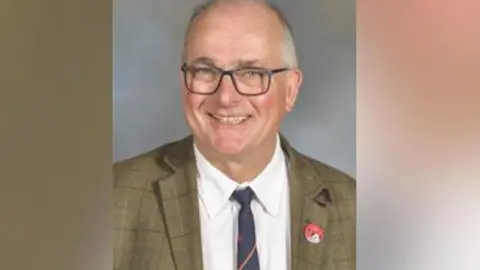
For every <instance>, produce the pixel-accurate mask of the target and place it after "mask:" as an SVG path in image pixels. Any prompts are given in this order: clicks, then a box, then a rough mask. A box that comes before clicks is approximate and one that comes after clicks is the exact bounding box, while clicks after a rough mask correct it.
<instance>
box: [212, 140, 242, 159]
mask: <svg viewBox="0 0 480 270" xmlns="http://www.w3.org/2000/svg"><path fill="white" fill-rule="evenodd" d="M246 145H247V143H246V142H245V141H244V140H243V139H237V140H234V139H223V138H216V139H213V140H212V141H211V146H212V147H213V149H215V151H216V152H218V153H220V154H222V155H227V156H234V155H238V154H241V153H242V152H243V151H244V150H245V148H246Z"/></svg>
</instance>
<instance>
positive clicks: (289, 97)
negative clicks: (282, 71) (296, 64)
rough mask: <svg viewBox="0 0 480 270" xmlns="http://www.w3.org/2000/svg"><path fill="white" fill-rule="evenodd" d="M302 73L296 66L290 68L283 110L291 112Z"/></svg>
mask: <svg viewBox="0 0 480 270" xmlns="http://www.w3.org/2000/svg"><path fill="white" fill-rule="evenodd" d="M302 81H303V74H302V71H301V70H300V69H298V68H295V69H292V70H291V71H290V72H289V74H288V76H287V89H286V95H285V110H286V111H287V112H291V111H292V110H293V107H294V105H295V101H296V100H297V96H298V92H299V91H300V86H301V85H302Z"/></svg>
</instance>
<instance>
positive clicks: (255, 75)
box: [181, 63, 290, 96]
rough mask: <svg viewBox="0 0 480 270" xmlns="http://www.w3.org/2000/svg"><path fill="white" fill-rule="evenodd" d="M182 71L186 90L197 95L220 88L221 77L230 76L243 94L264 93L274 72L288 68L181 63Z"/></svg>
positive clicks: (237, 89) (209, 92) (208, 93)
mask: <svg viewBox="0 0 480 270" xmlns="http://www.w3.org/2000/svg"><path fill="white" fill-rule="evenodd" d="M181 70H182V72H183V77H184V81H185V86H186V88H187V90H188V91H189V92H191V93H194V94H199V95H212V94H214V93H215V92H217V91H218V89H220V84H221V83H222V80H223V77H224V76H225V75H228V76H230V78H231V79H232V82H233V86H234V88H235V90H236V91H237V92H238V93H239V94H241V95H244V96H258V95H262V94H265V93H266V92H267V91H268V89H269V88H270V84H271V81H272V76H273V75H274V74H277V73H280V72H284V71H287V70H290V69H289V68H278V69H267V68H259V67H242V68H236V69H231V70H223V69H221V68H218V67H210V66H209V67H204V66H202V67H196V66H187V64H186V63H184V64H183V65H182V69H181Z"/></svg>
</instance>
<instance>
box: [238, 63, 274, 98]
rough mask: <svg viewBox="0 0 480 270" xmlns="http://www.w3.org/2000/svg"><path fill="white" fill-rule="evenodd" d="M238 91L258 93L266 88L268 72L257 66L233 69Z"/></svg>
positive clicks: (247, 93) (249, 93)
mask: <svg viewBox="0 0 480 270" xmlns="http://www.w3.org/2000/svg"><path fill="white" fill-rule="evenodd" d="M234 76H235V79H236V81H237V87H238V91H239V92H241V93H242V94H246V95H258V94H261V93H263V92H265V91H266V90H267V87H268V83H269V73H268V71H266V70H264V69H259V68H244V69H240V70H237V71H235V73H234Z"/></svg>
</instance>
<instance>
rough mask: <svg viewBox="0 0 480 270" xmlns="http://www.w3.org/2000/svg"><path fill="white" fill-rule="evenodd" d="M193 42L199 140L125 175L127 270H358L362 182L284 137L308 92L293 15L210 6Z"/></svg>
mask: <svg viewBox="0 0 480 270" xmlns="http://www.w3.org/2000/svg"><path fill="white" fill-rule="evenodd" d="M185 40H186V42H185V48H184V54H183V59H182V60H183V65H182V68H181V71H180V77H181V85H182V101H183V107H184V110H185V118H186V122H187V123H188V125H189V127H190V129H191V132H192V136H188V137H186V138H184V139H181V140H179V141H176V142H173V143H170V144H167V145H164V146H161V147H159V148H157V149H155V150H153V151H150V152H149V153H146V154H143V155H141V156H138V157H135V158H132V159H129V160H126V161H123V162H121V163H118V164H115V167H114V173H115V246H114V249H115V266H114V267H115V269H117V270H127V269H128V270H154V269H162V270H163V269H165V270H169V269H176V270H195V269H205V270H226V269H243V270H253V269H262V270H283V269H285V270H287V269H291V270H304V269H316V270H320V269H324V270H329V269H332V270H333V269H348V270H351V269H355V258H356V253H355V181H354V180H352V179H351V178H349V177H348V176H346V175H345V174H343V173H341V172H339V171H338V170H336V169H333V168H331V167H329V166H327V165H324V164H322V163H320V162H318V161H315V160H313V159H312V158H309V157H306V156H304V155H302V154H300V153H299V152H297V151H296V150H295V149H294V148H293V147H292V146H291V145H290V144H289V143H288V141H287V140H286V138H285V137H284V136H283V135H281V134H280V133H279V130H280V126H281V122H282V119H283V117H284V115H285V114H286V113H287V112H290V111H291V110H292V108H293V106H294V103H295V100H296V98H297V95H298V91H299V88H300V84H301V81H302V73H301V71H300V70H299V69H298V67H297V62H296V56H295V47H294V43H293V39H292V35H291V32H290V27H289V24H288V23H287V21H286V20H285V18H284V16H283V15H282V13H280V11H279V10H278V9H275V8H273V7H272V6H270V5H268V4H267V3H264V2H261V1H245V0H244V1H213V2H209V3H207V4H204V5H203V6H201V7H200V8H198V9H197V10H196V12H195V13H194V15H193V16H192V19H191V21H190V24H189V27H188V30H187V33H186V39H185Z"/></svg>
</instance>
